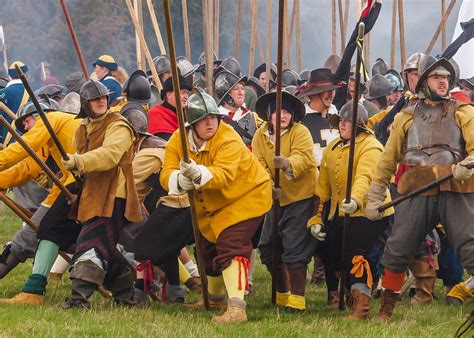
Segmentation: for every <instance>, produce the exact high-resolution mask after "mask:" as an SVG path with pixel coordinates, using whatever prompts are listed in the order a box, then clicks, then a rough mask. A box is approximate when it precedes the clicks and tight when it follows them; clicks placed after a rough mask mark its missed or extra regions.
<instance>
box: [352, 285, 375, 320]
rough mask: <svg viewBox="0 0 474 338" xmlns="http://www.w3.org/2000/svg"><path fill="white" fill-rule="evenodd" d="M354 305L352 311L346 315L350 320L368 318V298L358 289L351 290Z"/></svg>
mask: <svg viewBox="0 0 474 338" xmlns="http://www.w3.org/2000/svg"><path fill="white" fill-rule="evenodd" d="M351 294H352V298H353V299H354V305H353V306H352V313H351V314H350V315H349V316H347V317H346V319H350V320H361V319H369V311H370V298H369V296H367V295H365V294H363V293H361V292H360V291H359V290H352V291H351Z"/></svg>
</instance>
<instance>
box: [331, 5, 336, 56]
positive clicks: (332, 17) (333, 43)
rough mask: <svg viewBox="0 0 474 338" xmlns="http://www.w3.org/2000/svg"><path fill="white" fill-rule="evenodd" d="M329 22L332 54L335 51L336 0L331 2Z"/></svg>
mask: <svg viewBox="0 0 474 338" xmlns="http://www.w3.org/2000/svg"><path fill="white" fill-rule="evenodd" d="M331 20H332V21H331V22H332V26H331V27H332V54H336V53H337V43H336V33H337V31H336V20H337V19H336V0H332V2H331Z"/></svg>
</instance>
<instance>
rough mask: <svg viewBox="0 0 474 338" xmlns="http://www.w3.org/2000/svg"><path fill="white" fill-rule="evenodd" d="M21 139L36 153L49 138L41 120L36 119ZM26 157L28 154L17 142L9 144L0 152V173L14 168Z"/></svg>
mask: <svg viewBox="0 0 474 338" xmlns="http://www.w3.org/2000/svg"><path fill="white" fill-rule="evenodd" d="M53 129H54V126H53ZM22 138H23V140H24V141H25V142H26V143H27V144H28V145H29V146H30V147H31V148H32V149H33V150H34V151H35V152H38V151H39V150H40V149H41V148H42V147H44V146H45V145H46V144H47V143H48V141H49V140H50V138H51V137H50V135H49V133H48V130H47V129H46V127H45V125H44V122H43V120H41V118H39V117H38V118H37V119H36V124H35V126H34V127H33V128H31V129H30V130H29V131H28V132H27V133H26V134H24V135H23V136H22ZM27 156H28V153H27V152H26V151H25V150H24V149H23V147H22V146H21V145H20V144H19V143H18V142H14V143H12V144H10V145H9V146H8V147H7V148H5V149H4V150H2V151H0V171H2V170H5V169H8V168H10V167H12V166H14V165H15V164H17V163H18V162H20V161H21V160H23V159H24V158H26V157H27Z"/></svg>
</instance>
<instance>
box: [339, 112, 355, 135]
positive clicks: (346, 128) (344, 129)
mask: <svg viewBox="0 0 474 338" xmlns="http://www.w3.org/2000/svg"><path fill="white" fill-rule="evenodd" d="M339 133H340V134H341V138H342V139H344V140H348V139H350V138H351V134H352V122H351V121H348V120H346V119H344V118H342V117H341V119H340V120H339Z"/></svg>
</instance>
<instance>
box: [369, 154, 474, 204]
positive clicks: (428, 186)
mask: <svg viewBox="0 0 474 338" xmlns="http://www.w3.org/2000/svg"><path fill="white" fill-rule="evenodd" d="M465 167H466V168H467V169H471V170H472V169H474V162H473V163H469V164H468V165H466V166H465ZM453 177H454V175H453V174H449V175H446V176H443V177H440V178H438V179H437V180H434V181H433V182H431V183H428V184H426V185H424V186H422V187H420V188H418V189H416V190H413V191H412V192H409V193H408V194H406V195H403V196H401V197H399V198H397V199H394V200H393V201H391V202H389V203H386V204H384V205H382V206H381V207H380V208H378V209H377V210H378V211H379V212H383V211H385V210H387V209H388V208H391V207H393V206H395V205H397V204H400V203H402V202H403V201H406V200H407V199H409V198H412V197H415V196H417V195H419V194H421V193H424V192H425V191H428V190H431V189H433V188H436V187H437V186H439V185H440V184H441V183H443V182H446V181H448V180H450V179H452V178H453Z"/></svg>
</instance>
